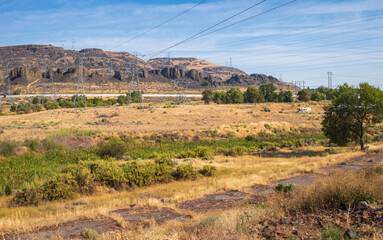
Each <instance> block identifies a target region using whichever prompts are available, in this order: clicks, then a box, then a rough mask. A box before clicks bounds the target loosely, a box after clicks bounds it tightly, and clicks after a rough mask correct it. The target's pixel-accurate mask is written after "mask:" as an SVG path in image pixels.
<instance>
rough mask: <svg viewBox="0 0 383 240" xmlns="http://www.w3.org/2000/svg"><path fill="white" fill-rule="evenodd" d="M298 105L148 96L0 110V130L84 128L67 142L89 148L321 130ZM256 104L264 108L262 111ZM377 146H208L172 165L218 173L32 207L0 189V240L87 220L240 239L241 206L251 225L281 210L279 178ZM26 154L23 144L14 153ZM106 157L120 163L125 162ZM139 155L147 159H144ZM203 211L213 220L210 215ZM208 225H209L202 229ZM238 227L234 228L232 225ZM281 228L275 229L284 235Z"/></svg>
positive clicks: (109, 228)
mask: <svg viewBox="0 0 383 240" xmlns="http://www.w3.org/2000/svg"><path fill="white" fill-rule="evenodd" d="M299 106H305V105H304V104H300V103H295V104H282V103H262V104H257V105H202V104H200V103H189V104H186V105H181V106H177V105H169V104H165V103H152V104H150V105H149V104H146V105H145V107H139V106H138V105H137V106H130V107H97V108H85V109H57V110H50V111H42V112H38V113H31V114H23V115H5V116H0V129H1V130H2V133H1V134H0V138H1V139H2V140H5V139H7V140H10V141H11V140H16V141H18V142H23V141H24V140H26V139H39V140H43V139H46V138H47V137H52V136H66V135H68V134H69V135H70V134H74V133H76V134H77V135H76V136H77V137H80V138H81V134H82V133H83V134H84V136H85V135H87V134H86V133H87V132H88V133H89V132H91V133H92V134H91V135H90V137H89V136H88V138H86V140H85V141H86V142H85V143H84V142H78V141H80V140H79V138H76V139H74V140H73V139H72V140H70V141H72V142H70V143H69V144H68V145H69V146H73V147H74V148H77V147H79V146H75V145H76V144H77V145H79V144H85V145H84V146H88V145H93V146H95V145H97V143H98V142H100V141H103V140H104V139H105V138H107V137H111V136H115V137H119V136H122V135H127V136H130V137H132V138H133V139H139V140H140V141H144V140H143V139H146V138H145V137H149V136H152V135H157V136H160V137H164V138H166V137H169V136H176V138H175V140H174V141H180V139H182V141H186V142H193V141H199V139H200V138H201V136H202V135H203V134H206V132H214V136H215V137H217V138H218V139H222V138H226V137H227V136H232V137H234V138H244V137H246V136H249V135H252V136H257V135H259V134H262V133H265V134H270V135H273V134H276V133H277V132H279V131H282V132H297V133H302V134H304V133H305V131H311V132H318V131H320V121H321V116H322V114H321V112H322V111H323V109H322V106H323V105H321V104H311V105H310V107H312V109H313V111H312V113H310V114H300V113H297V108H298V107H299ZM265 107H266V108H269V109H270V110H271V111H270V112H265V111H263V109H264V108H265ZM79 134H80V136H79ZM204 136H205V137H206V135H204ZM211 138H212V141H215V140H214V137H211ZM65 141H66V140H65ZM145 141H146V140H145ZM276 141H278V139H277V140H276ZM231 147H235V146H231ZM382 147H383V145H381V144H380V143H375V144H371V145H370V150H371V151H373V152H374V153H373V154H366V153H364V152H361V151H358V150H356V148H353V147H348V148H342V149H333V148H330V147H328V146H323V145H315V144H314V145H302V146H300V147H298V148H295V147H291V148H283V149H276V150H272V151H250V152H249V151H246V152H245V153H244V154H238V155H236V156H230V155H222V154H216V155H214V156H213V157H211V158H208V159H204V158H202V157H196V158H191V159H190V158H178V159H177V164H179V165H182V164H192V165H193V167H196V168H197V169H200V168H202V167H203V166H204V165H205V164H209V165H212V166H214V167H215V168H216V169H217V174H216V175H215V176H213V177H200V178H197V179H194V180H187V179H185V180H181V181H172V182H170V183H161V184H155V185H151V186H147V187H142V188H138V187H137V188H127V189H124V190H118V191H116V190H115V189H113V188H110V187H106V186H101V185H99V186H97V189H96V191H95V192H94V193H93V194H92V195H86V194H76V196H75V197H74V198H70V199H66V200H56V201H52V202H45V203H42V204H39V205H38V206H24V207H22V206H12V207H10V205H9V203H10V201H11V199H12V198H13V196H8V197H5V196H3V197H0V236H2V234H3V237H4V239H12V237H13V236H16V235H19V237H20V238H21V239H30V238H32V239H33V237H34V238H35V239H47V238H48V239H62V238H64V239H66V238H73V239H76V238H79V239H83V238H84V237H85V238H91V237H89V236H84V234H80V232H81V231H82V230H83V229H86V228H90V229H93V230H95V231H97V232H98V233H99V234H101V235H99V237H98V238H100V239H216V238H217V237H218V236H219V234H220V232H221V233H222V234H223V235H222V236H224V237H223V238H222V239H249V236H248V234H246V233H243V232H241V231H242V230H243V226H245V222H246V221H247V220H246V221H245V222H244V219H243V214H244V213H245V216H247V215H246V214H247V213H251V226H252V227H254V228H255V227H256V226H258V225H259V224H260V222H265V221H266V222H267V221H271V220H272V219H278V218H279V217H283V214H284V213H283V210H281V208H279V207H276V205H278V204H276V203H279V202H280V201H279V200H275V199H277V198H276V197H278V196H280V195H278V194H277V195H275V186H276V185H277V184H278V183H293V184H294V185H296V186H299V185H300V184H303V185H306V184H310V183H311V182H312V179H320V178H322V177H326V176H328V175H329V173H330V172H332V171H333V170H339V171H341V170H347V168H355V169H362V168H365V167H368V166H372V165H374V164H378V163H379V162H380V161H381V159H382V155H381V154H380V152H381V148H382ZM164 151H165V150H164ZM27 152H28V150H26V149H25V148H24V149H19V151H18V153H17V154H18V155H22V154H25V153H27ZM37 154H39V153H37ZM0 161H7V158H5V157H2V160H0ZM107 161H116V162H117V163H118V164H124V163H125V162H127V161H129V160H126V159H117V160H116V159H114V160H113V159H112V160H107ZM139 161H141V162H143V163H151V162H154V160H153V159H143V160H139ZM330 175H331V174H330ZM262 206H269V207H262ZM246 212H247V213H246ZM291 217H292V216H291ZM209 219H210V220H209ZM212 219H215V220H214V221H213V222H211V223H209V221H212ZM246 219H247V218H246ZM249 219H250V218H249ZM249 221H250V220H249ZM201 224H202V225H201ZM204 224H208V225H204ZM238 224H242V225H243V226H242V225H240V226H241V227H239V225H238ZM246 224H250V223H249V222H246ZM212 226H214V229H213V228H210V227H212ZM246 226H247V225H246ZM206 227H207V228H206ZM193 229H194V230H193ZM238 229H242V230H241V231H240V232H237V231H238ZM307 229H309V228H306V231H309V230H307ZM205 230H206V231H205ZM195 231H197V232H195ZM201 231H202V232H201ZM286 231H287V230H286ZM286 231H285V233H286V234H285V235H284V236H287V235H289V234H290V232H286ZM289 231H290V230H289ZM217 234H218V235H217ZM313 234H314V235H315V234H316V236H318V234H319V232H318V231H317V230H316V232H315V233H314V232H313ZM297 236H301V237H302V236H303V235H299V234H298V235H297ZM250 238H251V239H258V238H262V239H267V237H265V236H264V235H262V233H261V232H257V233H256V232H252V237H250ZM276 239H283V238H282V237H281V238H276ZM291 239H299V238H295V237H294V238H291Z"/></svg>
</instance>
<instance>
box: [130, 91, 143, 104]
mask: <svg viewBox="0 0 383 240" xmlns="http://www.w3.org/2000/svg"><path fill="white" fill-rule="evenodd" d="M130 102H131V103H141V102H142V94H141V92H140V91H133V92H131V94H130Z"/></svg>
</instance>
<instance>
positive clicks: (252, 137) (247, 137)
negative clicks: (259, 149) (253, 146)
mask: <svg viewBox="0 0 383 240" xmlns="http://www.w3.org/2000/svg"><path fill="white" fill-rule="evenodd" d="M245 139H246V141H249V142H255V141H257V138H256V137H255V136H253V135H248V136H246V137H245Z"/></svg>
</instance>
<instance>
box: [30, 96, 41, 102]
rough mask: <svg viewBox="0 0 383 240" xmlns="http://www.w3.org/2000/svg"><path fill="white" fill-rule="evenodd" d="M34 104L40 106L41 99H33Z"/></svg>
mask: <svg viewBox="0 0 383 240" xmlns="http://www.w3.org/2000/svg"><path fill="white" fill-rule="evenodd" d="M32 103H33V104H39V103H40V99H39V97H37V96H36V97H34V98H33V99H32Z"/></svg>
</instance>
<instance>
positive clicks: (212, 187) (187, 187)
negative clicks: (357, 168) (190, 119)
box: [0, 145, 381, 231]
mask: <svg viewBox="0 0 383 240" xmlns="http://www.w3.org/2000/svg"><path fill="white" fill-rule="evenodd" d="M375 147H381V146H378V145H376V146H375ZM363 154H364V153H362V152H359V151H351V150H350V151H348V152H345V153H342V154H335V155H328V156H322V157H320V156H316V157H307V156H305V157H292V158H280V157H270V158H263V157H261V158H260V157H259V156H251V155H248V156H241V157H217V158H216V159H215V160H214V162H213V163H212V164H213V165H215V166H217V168H218V169H219V174H218V175H217V176H216V177H213V178H200V179H197V180H195V181H179V182H172V183H169V184H159V185H154V186H150V187H147V188H137V189H135V190H132V191H123V192H116V193H108V192H107V191H108V190H107V189H99V191H98V193H96V194H95V195H92V196H83V198H82V200H81V201H84V202H86V203H89V205H88V206H84V207H81V208H73V209H72V208H68V206H71V204H72V203H74V202H78V201H79V200H71V201H62V202H53V203H50V204H49V205H42V206H39V207H20V208H6V200H5V199H2V200H1V202H0V207H1V209H0V216H1V218H0V230H2V231H10V230H18V231H28V230H32V229H35V228H36V227H41V226H46V225H55V224H58V223H60V222H65V221H69V220H74V219H77V218H79V217H94V216H97V215H100V214H101V215H105V216H109V214H108V213H109V212H110V211H112V210H115V209H118V208H124V207H126V206H129V205H130V204H138V205H149V206H159V207H161V206H164V205H165V204H164V203H163V202H171V204H170V205H169V204H166V206H167V207H175V205H174V204H175V203H177V202H180V201H184V200H189V199H194V198H198V197H202V196H203V195H205V194H209V193H214V192H217V191H221V190H242V191H246V190H247V187H250V186H253V185H256V184H267V183H269V182H270V181H271V180H276V179H281V178H285V177H289V176H294V175H296V174H298V173H300V172H302V171H303V172H312V171H316V169H318V168H319V167H322V166H326V165H329V164H334V163H339V162H342V161H344V159H347V158H353V157H359V156H362V155H363ZM204 162H206V161H202V160H198V161H197V162H196V163H195V164H196V165H200V164H203V163H204ZM161 200H166V201H161Z"/></svg>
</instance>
